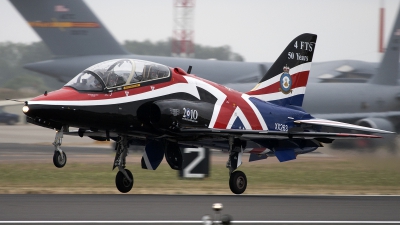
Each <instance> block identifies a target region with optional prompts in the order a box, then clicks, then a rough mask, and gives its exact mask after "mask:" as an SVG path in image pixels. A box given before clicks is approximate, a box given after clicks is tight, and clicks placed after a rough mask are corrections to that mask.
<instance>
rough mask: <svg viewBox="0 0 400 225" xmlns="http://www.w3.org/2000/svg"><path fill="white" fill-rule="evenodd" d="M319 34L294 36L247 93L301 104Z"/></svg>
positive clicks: (283, 104) (267, 98)
mask: <svg viewBox="0 0 400 225" xmlns="http://www.w3.org/2000/svg"><path fill="white" fill-rule="evenodd" d="M316 41H317V35H315V34H307V33H306V34H302V35H300V36H298V37H296V38H295V39H293V40H292V41H291V42H290V43H289V45H288V46H287V47H286V49H285V50H284V51H283V52H282V54H281V55H280V56H279V58H278V59H277V60H276V61H275V63H274V64H273V65H272V66H271V68H270V69H269V70H268V72H267V73H266V74H265V75H264V77H263V78H262V79H261V81H260V82H259V83H258V84H257V85H256V86H255V87H254V88H253V89H252V90H251V91H249V92H247V93H246V94H248V95H250V96H252V97H256V98H259V99H261V100H264V101H268V102H271V103H274V104H277V105H282V106H287V105H293V106H300V107H301V106H302V104H303V98H304V93H305V91H306V85H307V81H308V75H309V73H310V68H311V61H312V58H313V55H314V49H315V44H316Z"/></svg>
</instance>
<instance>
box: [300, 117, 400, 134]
mask: <svg viewBox="0 0 400 225" xmlns="http://www.w3.org/2000/svg"><path fill="white" fill-rule="evenodd" d="M294 122H295V123H299V124H301V123H304V124H311V125H318V126H325V127H336V128H342V129H349V130H357V131H365V132H370V133H382V134H394V132H391V131H386V130H380V129H375V128H369V127H363V126H358V125H354V124H349V123H342V122H337V121H332V120H323V119H310V120H296V121H294Z"/></svg>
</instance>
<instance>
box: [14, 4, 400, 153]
mask: <svg viewBox="0 0 400 225" xmlns="http://www.w3.org/2000/svg"><path fill="white" fill-rule="evenodd" d="M10 1H11V3H12V4H13V5H14V6H15V8H16V9H17V10H18V11H19V12H20V13H21V15H22V16H23V17H24V18H25V19H26V20H27V21H28V23H29V25H30V26H31V27H32V28H33V29H34V30H35V32H36V33H37V34H38V35H39V36H40V37H41V38H42V40H43V41H44V42H45V43H46V45H47V46H48V47H49V49H50V50H51V52H52V53H53V55H54V58H53V59H51V60H47V61H43V62H36V63H30V64H27V65H26V66H25V68H27V69H29V70H33V71H36V72H39V73H43V74H47V75H50V76H53V77H56V78H57V79H59V80H60V81H62V82H68V81H69V80H70V79H72V77H73V76H75V74H77V73H79V72H80V71H82V70H83V69H85V68H87V67H89V66H90V65H93V64H96V63H99V62H102V61H106V60H110V59H115V58H140V59H142V60H147V61H152V62H156V63H160V64H163V65H167V66H169V67H173V68H175V67H180V68H187V67H188V66H189V65H192V66H193V71H194V73H196V75H197V76H199V77H202V78H205V79H207V80H211V81H213V82H216V83H219V84H223V85H225V86H227V87H230V88H233V89H236V90H237V91H241V92H246V91H247V90H249V89H251V88H252V87H254V86H255V85H256V84H257V82H258V81H259V80H260V79H261V78H262V77H263V76H264V75H265V74H266V72H267V70H268V69H270V68H271V65H272V63H255V62H229V61H215V60H200V59H188V58H174V57H159V56H142V55H134V54H130V53H128V52H127V51H126V50H125V49H124V48H123V47H122V46H121V45H120V44H119V43H118V42H117V41H116V40H115V39H114V38H113V37H112V35H111V34H110V32H109V31H108V30H107V29H106V28H105V27H104V25H103V24H102V22H101V21H100V20H99V19H98V18H97V17H96V16H95V15H94V13H93V12H92V11H91V10H90V9H89V8H88V6H87V5H86V4H85V3H84V2H83V1H81V0H77V1H73V2H71V1H65V0H31V1H24V0H10ZM56 6H65V7H66V9H65V10H61V11H60V10H58V11H57V10H55V9H54V8H55V7H56ZM399 15H400V14H399ZM399 15H398V16H397V19H396V22H395V26H394V27H393V30H392V32H391V36H390V40H389V42H388V46H387V48H386V49H387V51H386V52H385V55H384V57H383V59H382V62H381V63H380V64H377V63H369V62H362V61H352V60H339V61H333V62H322V63H314V64H313V71H312V72H311V73H310V79H309V83H310V85H309V87H308V94H307V97H305V99H304V105H303V108H304V109H306V110H307V111H308V112H310V113H312V114H316V115H317V116H318V117H319V118H323V119H333V120H339V121H342V122H347V123H353V124H356V125H363V126H368V127H373V128H378V129H385V130H391V131H399V130H400V111H399V107H400V102H399V100H398V99H399V97H398V94H399V85H398V82H397V79H398V72H399V49H400V46H399V43H400V40H398V38H399V36H398V35H397V34H398V32H396V31H397V30H398V29H400V22H399V21H400V16H399ZM376 67H378V69H377V68H376ZM332 96H335V98H333V97H332ZM327 99H329V100H327ZM385 137H386V138H385V140H379V142H378V141H377V140H373V141H374V143H375V144H379V145H380V144H384V145H387V144H388V143H389V144H390V148H391V149H393V150H395V149H396V147H395V141H394V138H395V135H389V136H385ZM369 141H372V140H369ZM376 142H378V143H376ZM336 143H339V142H336ZM374 143H368V144H369V145H373V144H374Z"/></svg>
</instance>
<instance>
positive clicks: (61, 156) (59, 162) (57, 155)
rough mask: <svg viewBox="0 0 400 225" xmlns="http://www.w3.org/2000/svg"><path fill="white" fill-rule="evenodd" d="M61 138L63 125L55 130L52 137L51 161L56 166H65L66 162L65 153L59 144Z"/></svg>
mask: <svg viewBox="0 0 400 225" xmlns="http://www.w3.org/2000/svg"><path fill="white" fill-rule="evenodd" d="M62 138H63V127H61V130H58V131H56V137H55V138H54V142H53V145H54V148H55V150H54V155H53V163H54V165H55V166H56V167H57V168H62V167H64V166H65V164H66V163H67V155H66V154H65V152H63V151H62V150H61V144H62Z"/></svg>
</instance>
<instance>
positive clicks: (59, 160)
mask: <svg viewBox="0 0 400 225" xmlns="http://www.w3.org/2000/svg"><path fill="white" fill-rule="evenodd" d="M53 163H54V165H55V166H56V167H57V168H62V167H64V166H65V164H66V163H67V155H66V154H65V152H62V156H61V154H60V152H59V151H54V155H53Z"/></svg>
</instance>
